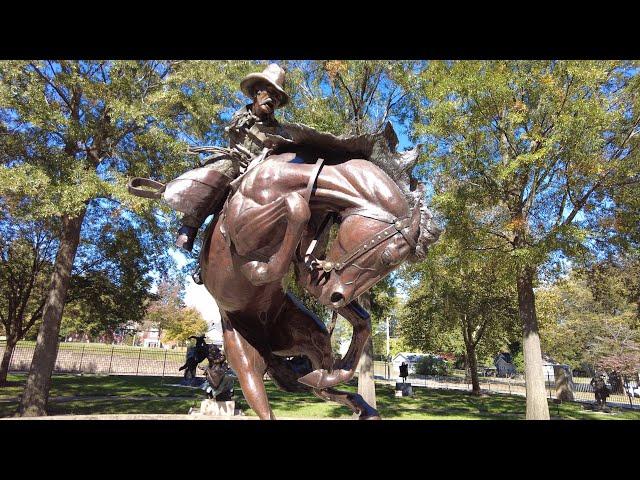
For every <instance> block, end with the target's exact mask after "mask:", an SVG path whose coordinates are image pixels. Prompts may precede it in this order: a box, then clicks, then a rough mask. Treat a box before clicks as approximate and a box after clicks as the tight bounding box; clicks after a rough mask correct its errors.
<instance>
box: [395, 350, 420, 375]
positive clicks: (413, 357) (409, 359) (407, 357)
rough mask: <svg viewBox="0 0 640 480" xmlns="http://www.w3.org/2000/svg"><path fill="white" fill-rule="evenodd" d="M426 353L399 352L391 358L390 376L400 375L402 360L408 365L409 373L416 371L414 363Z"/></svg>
mask: <svg viewBox="0 0 640 480" xmlns="http://www.w3.org/2000/svg"><path fill="white" fill-rule="evenodd" d="M426 356H427V355H426V354H424V353H414V352H400V353H398V354H397V355H396V356H395V357H393V359H392V360H391V364H392V365H393V370H392V371H391V375H392V376H398V375H400V365H402V362H404V363H406V364H407V365H408V367H409V369H408V370H409V374H412V373H416V364H417V363H418V362H419V361H420V359H421V358H423V357H426Z"/></svg>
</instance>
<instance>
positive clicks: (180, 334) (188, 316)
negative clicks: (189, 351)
mask: <svg viewBox="0 0 640 480" xmlns="http://www.w3.org/2000/svg"><path fill="white" fill-rule="evenodd" d="M207 330H209V326H208V325H207V322H206V321H205V320H204V319H203V318H202V315H200V312H198V310H196V309H195V308H192V307H186V308H181V309H180V310H178V312H177V315H175V316H173V317H171V318H170V319H168V321H167V322H166V323H165V324H164V336H163V339H164V340H165V341H175V342H179V343H186V342H187V341H188V340H189V337H190V336H192V335H195V336H199V335H204V334H205V333H207Z"/></svg>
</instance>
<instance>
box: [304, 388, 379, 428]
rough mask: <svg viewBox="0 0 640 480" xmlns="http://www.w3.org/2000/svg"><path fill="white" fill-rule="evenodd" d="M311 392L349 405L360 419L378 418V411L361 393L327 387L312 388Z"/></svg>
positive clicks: (331, 400) (324, 398)
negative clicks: (321, 388)
mask: <svg viewBox="0 0 640 480" xmlns="http://www.w3.org/2000/svg"><path fill="white" fill-rule="evenodd" d="M313 393H314V395H315V396H317V397H319V398H322V399H323V400H328V401H330V402H337V403H341V404H342V405H345V406H347V407H349V408H350V409H351V411H352V412H353V413H355V414H357V415H359V419H360V420H380V415H379V414H378V411H377V410H376V409H375V408H373V407H372V406H371V405H369V404H368V403H367V402H365V400H364V398H362V395H360V394H358V393H351V392H343V391H341V390H336V389H335V388H327V389H326V390H319V389H317V388H314V389H313Z"/></svg>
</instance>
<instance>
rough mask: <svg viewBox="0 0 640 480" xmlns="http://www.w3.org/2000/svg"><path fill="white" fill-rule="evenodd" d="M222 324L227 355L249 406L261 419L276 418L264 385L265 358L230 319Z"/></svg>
mask: <svg viewBox="0 0 640 480" xmlns="http://www.w3.org/2000/svg"><path fill="white" fill-rule="evenodd" d="M222 325H223V334H222V335H223V338H224V350H225V355H226V356H227V360H228V361H229V364H230V365H231V368H233V370H234V372H236V375H238V381H239V382H240V387H241V388H242V394H243V395H244V398H245V399H246V400H247V403H248V404H249V407H251V409H252V410H253V411H254V412H256V414H257V415H258V417H260V419H261V420H275V416H274V415H273V411H272V410H271V407H270V406H269V399H268V397H267V391H266V389H265V387H264V380H263V377H264V374H265V372H266V371H267V365H266V362H265V360H264V358H263V357H262V355H260V353H259V352H258V351H257V350H256V349H255V348H253V347H252V346H251V345H250V344H249V342H247V341H246V340H245V339H244V338H243V337H242V335H240V334H239V333H238V332H237V331H236V330H235V329H234V328H233V327H232V326H231V325H229V322H228V320H225V319H223V321H222Z"/></svg>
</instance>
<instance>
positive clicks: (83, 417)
mask: <svg viewBox="0 0 640 480" xmlns="http://www.w3.org/2000/svg"><path fill="white" fill-rule="evenodd" d="M0 420H259V419H258V417H250V416H248V415H235V416H233V417H212V416H208V415H200V414H194V415H181V414H156V413H153V414H151V413H149V414H147V413H145V414H140V413H134V414H124V413H120V414H113V415H50V416H47V417H7V418H0ZM278 420H303V421H307V420H351V419H350V418H310V417H305V418H293V417H278Z"/></svg>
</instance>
